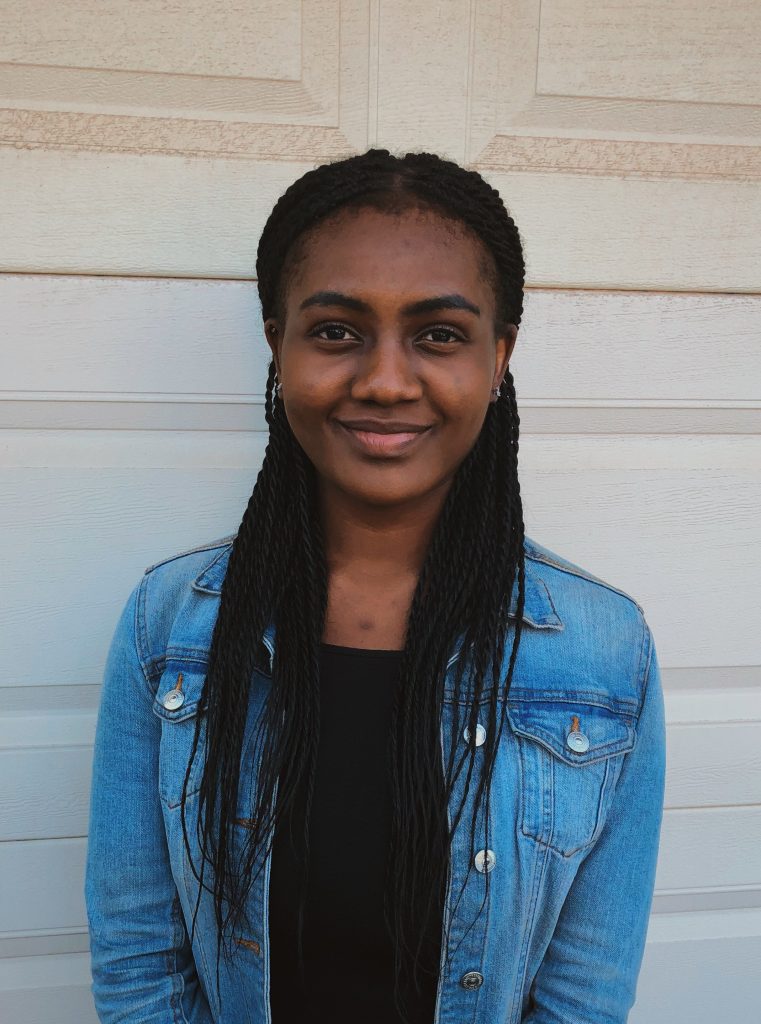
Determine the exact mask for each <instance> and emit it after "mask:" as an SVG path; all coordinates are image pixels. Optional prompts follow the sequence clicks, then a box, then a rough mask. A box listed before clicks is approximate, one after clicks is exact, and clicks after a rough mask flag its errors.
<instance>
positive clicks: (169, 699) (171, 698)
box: [164, 690, 185, 711]
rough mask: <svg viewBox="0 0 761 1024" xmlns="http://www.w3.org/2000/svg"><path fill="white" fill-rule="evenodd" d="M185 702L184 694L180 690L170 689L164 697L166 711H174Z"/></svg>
mask: <svg viewBox="0 0 761 1024" xmlns="http://www.w3.org/2000/svg"><path fill="white" fill-rule="evenodd" d="M184 703H185V694H184V693H183V692H182V690H170V691H169V693H168V694H167V695H166V697H164V707H165V708H166V709H167V711H176V710H177V708H181V707H182V705H183V704H184Z"/></svg>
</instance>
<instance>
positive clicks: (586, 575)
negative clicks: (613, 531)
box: [526, 550, 642, 612]
mask: <svg viewBox="0 0 761 1024" xmlns="http://www.w3.org/2000/svg"><path fill="white" fill-rule="evenodd" d="M526 557H527V558H532V559H533V560H534V561H535V562H541V563H543V564H544V565H550V566H552V568H553V569H559V570H560V572H565V573H568V575H569V576H576V577H578V578H579V579H582V580H588V581H589V582H590V583H597V584H598V585H599V586H601V587H604V589H605V590H610V591H611V592H612V593H614V594H620V596H621V597H625V598H626V599H627V601H631V603H632V604H633V605H634V606H635V607H636V608H637V609H638V611H640V612H641V611H642V606H641V605H640V604H639V602H638V601H637V600H636V599H635V598H633V597H632V595H631V594H627V593H626V591H625V590H621V589H620V587H616V586H614V585H613V584H612V583H607V582H606V581H605V580H602V579H600V577H599V576H594V575H593V574H592V573H590V572H587V571H586V569H582V568H581V567H580V566H579V568H577V569H572V568H570V567H569V566H567V565H561V564H560V563H559V562H556V561H555V560H554V559H553V558H551V557H550V556H549V555H545V554H542V553H540V552H539V551H536V550H534V552H533V553H532V554H528V552H527V553H526Z"/></svg>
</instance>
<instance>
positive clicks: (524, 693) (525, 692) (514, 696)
mask: <svg viewBox="0 0 761 1024" xmlns="http://www.w3.org/2000/svg"><path fill="white" fill-rule="evenodd" d="M488 692H491V691H490V690H489V691H488ZM488 692H485V693H482V694H481V695H480V696H479V698H478V700H477V701H476V703H477V704H478V706H479V707H480V706H481V705H482V704H488V702H489V697H488ZM500 696H502V698H503V699H504V698H505V697H507V698H508V699H509V700H512V701H516V702H523V701H526V702H531V701H546V702H547V703H552V702H555V703H558V704H578V703H579V702H583V703H585V704H592V705H594V706H595V707H600V708H605V710H607V711H612V712H614V713H615V714H618V715H621V716H625V717H626V718H627V721H628V724H629V725H632V724H633V723H634V721H635V720H636V718H637V713H638V710H639V708H640V706H641V701H631V700H629V699H628V698H627V697H620V698H615V699H613V698H609V697H608V696H607V695H606V694H604V693H600V692H599V691H597V690H529V689H527V688H526V687H513V686H511V687H510V689H509V691H508V690H506V688H505V687H502V689H501V690H500ZM443 699H444V701H445V702H446V703H447V704H468V705H469V704H470V703H471V700H470V699H469V698H468V695H467V693H464V694H460V696H459V697H458V698H457V700H455V698H454V691H453V690H452V689H451V688H446V689H445V690H444V698H443Z"/></svg>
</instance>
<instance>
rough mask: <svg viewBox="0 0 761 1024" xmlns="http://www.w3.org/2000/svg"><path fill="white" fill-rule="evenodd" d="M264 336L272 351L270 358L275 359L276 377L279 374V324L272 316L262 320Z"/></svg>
mask: <svg viewBox="0 0 761 1024" xmlns="http://www.w3.org/2000/svg"><path fill="white" fill-rule="evenodd" d="M264 337H265V340H266V342H267V344H268V345H269V347H270V351H271V352H272V358H273V359H274V361H275V369H276V370H277V375H278V377H279V376H280V341H281V336H280V326H279V324H278V322H277V320H275V318H274V317H270V318H269V319H268V320H265V321H264Z"/></svg>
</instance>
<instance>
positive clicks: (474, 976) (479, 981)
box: [460, 971, 484, 988]
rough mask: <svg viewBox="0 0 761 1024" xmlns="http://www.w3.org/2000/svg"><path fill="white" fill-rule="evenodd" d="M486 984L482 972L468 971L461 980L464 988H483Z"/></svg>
mask: <svg viewBox="0 0 761 1024" xmlns="http://www.w3.org/2000/svg"><path fill="white" fill-rule="evenodd" d="M483 983H484V976H483V974H481V972H480V971H468V972H467V974H463V976H462V977H461V978H460V984H461V985H462V987H463V988H481V986H482V985H483Z"/></svg>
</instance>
